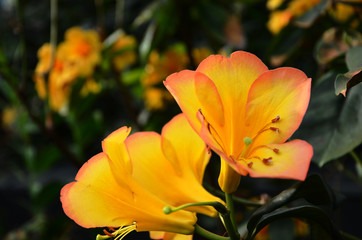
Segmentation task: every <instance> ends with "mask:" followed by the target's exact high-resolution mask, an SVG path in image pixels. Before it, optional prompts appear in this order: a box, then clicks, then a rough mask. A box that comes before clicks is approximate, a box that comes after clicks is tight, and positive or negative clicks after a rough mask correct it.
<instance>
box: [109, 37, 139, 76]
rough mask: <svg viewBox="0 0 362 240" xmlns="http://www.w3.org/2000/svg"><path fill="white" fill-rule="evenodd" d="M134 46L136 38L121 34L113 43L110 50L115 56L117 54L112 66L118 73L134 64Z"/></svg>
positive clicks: (135, 58) (135, 56) (135, 57)
mask: <svg viewBox="0 0 362 240" xmlns="http://www.w3.org/2000/svg"><path fill="white" fill-rule="evenodd" d="M136 45H137V40H136V38H135V37H133V36H130V35H125V34H122V35H121V36H120V37H119V38H118V39H117V41H116V42H115V43H114V45H113V46H112V50H113V51H114V52H116V54H117V52H119V53H118V54H117V55H116V56H115V57H114V58H113V65H114V67H115V68H116V69H117V70H118V71H122V70H123V69H125V68H126V67H128V66H130V65H132V64H134V63H135V62H136V60H137V55H136V52H135V48H136Z"/></svg>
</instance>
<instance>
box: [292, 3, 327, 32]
mask: <svg viewBox="0 0 362 240" xmlns="http://www.w3.org/2000/svg"><path fill="white" fill-rule="evenodd" d="M328 3H329V0H323V1H321V2H320V3H319V4H318V5H316V6H315V7H314V8H312V9H310V10H309V11H307V12H306V13H304V14H303V15H302V16H300V17H298V18H297V19H296V20H295V21H294V23H295V24H296V25H297V26H299V27H303V28H308V27H310V26H311V25H312V23H313V22H314V21H315V20H316V19H317V17H318V16H319V15H321V14H322V13H323V12H324V11H325V10H326V9H327V7H328Z"/></svg>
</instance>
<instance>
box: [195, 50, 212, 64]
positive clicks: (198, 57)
mask: <svg viewBox="0 0 362 240" xmlns="http://www.w3.org/2000/svg"><path fill="white" fill-rule="evenodd" d="M210 55H211V50H210V49H208V48H207V47H200V48H194V49H192V57H193V58H194V61H195V64H197V65H199V64H200V63H201V62H202V60H204V59H205V58H207V57H208V56H210Z"/></svg>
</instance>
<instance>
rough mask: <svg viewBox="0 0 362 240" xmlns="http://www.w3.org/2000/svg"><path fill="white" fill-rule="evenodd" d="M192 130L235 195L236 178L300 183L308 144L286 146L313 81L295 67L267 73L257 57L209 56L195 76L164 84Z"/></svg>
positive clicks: (221, 180)
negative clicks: (217, 161) (216, 159)
mask: <svg viewBox="0 0 362 240" xmlns="http://www.w3.org/2000/svg"><path fill="white" fill-rule="evenodd" d="M164 84H165V86H166V88H167V89H168V90H169V91H170V92H171V94H172V95H173V96H174V98H175V99H176V101H177V103H178V104H179V106H180V108H181V110H182V111H183V112H184V114H185V115H186V117H187V119H188V121H189V123H190V124H191V126H192V127H193V129H194V130H195V131H196V132H197V133H198V134H199V135H200V136H201V138H202V139H203V140H204V141H205V142H206V144H207V145H208V146H209V147H210V148H211V149H213V150H214V151H215V152H216V153H217V154H219V156H220V157H221V159H222V161H221V172H220V176H219V184H220V186H221V188H222V189H223V191H224V192H228V193H230V192H233V191H235V190H236V188H237V186H238V183H239V180H240V176H239V174H241V175H247V174H249V175H250V176H252V177H269V178H289V179H298V180H304V179H305V177H306V174H307V171H308V168H309V164H310V160H311V158H312V154H313V149H312V147H311V145H309V144H308V143H307V142H305V141H302V140H293V141H289V142H286V141H287V140H288V139H289V138H290V136H291V135H292V134H293V133H294V132H295V130H296V129H297V128H298V127H299V125H300V123H301V121H302V119H303V116H304V114H305V112H306V109H307V106H308V103H309V98H310V87H311V79H308V78H307V76H306V75H305V74H304V73H303V72H301V71H299V70H297V69H294V68H278V69H274V70H268V68H267V67H266V66H265V65H264V64H263V63H262V62H261V61H260V59H258V58H257V57H256V56H255V55H253V54H250V53H247V52H242V51H239V52H234V53H233V54H231V56H230V58H226V57H223V56H220V55H212V56H210V57H208V58H206V59H205V60H204V61H202V62H201V64H200V65H199V67H198V68H197V69H196V71H189V70H184V71H181V72H179V73H175V74H172V75H171V76H169V77H168V78H167V79H166V81H165V82H164Z"/></svg>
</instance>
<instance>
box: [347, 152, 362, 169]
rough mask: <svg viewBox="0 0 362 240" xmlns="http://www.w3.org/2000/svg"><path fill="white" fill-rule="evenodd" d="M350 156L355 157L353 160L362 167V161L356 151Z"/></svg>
mask: <svg viewBox="0 0 362 240" xmlns="http://www.w3.org/2000/svg"><path fill="white" fill-rule="evenodd" d="M349 154H351V156H352V157H353V159H354V160H355V161H356V162H357V163H358V164H359V165H361V166H362V159H361V158H360V157H359V156H358V155H357V153H356V152H355V151H353V150H352V151H350V152H349Z"/></svg>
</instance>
